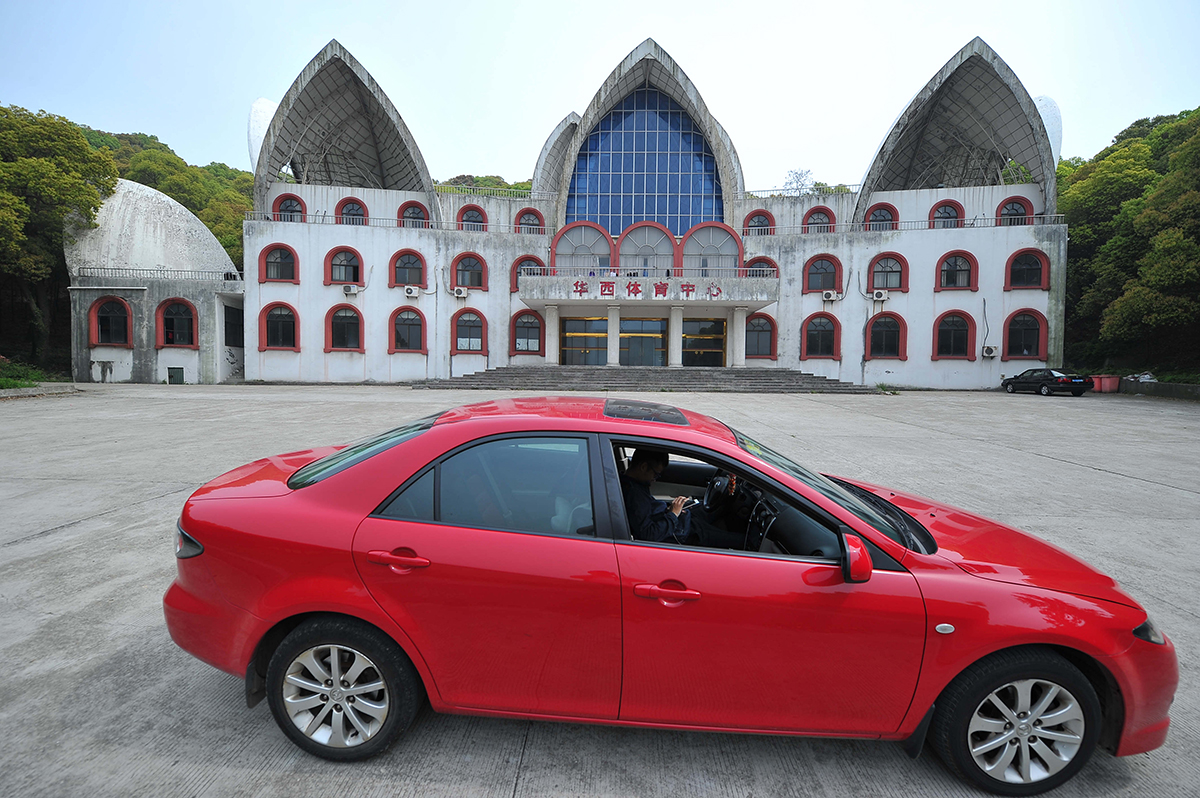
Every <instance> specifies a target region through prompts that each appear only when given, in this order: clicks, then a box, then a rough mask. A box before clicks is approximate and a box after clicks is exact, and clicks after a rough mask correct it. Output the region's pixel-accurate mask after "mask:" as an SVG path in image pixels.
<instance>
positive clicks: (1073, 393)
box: [1071, 391, 1083, 396]
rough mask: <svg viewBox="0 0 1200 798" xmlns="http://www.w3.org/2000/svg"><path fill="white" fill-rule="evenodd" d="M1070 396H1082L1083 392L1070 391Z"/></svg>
mask: <svg viewBox="0 0 1200 798" xmlns="http://www.w3.org/2000/svg"><path fill="white" fill-rule="evenodd" d="M1071 396H1083V391H1071Z"/></svg>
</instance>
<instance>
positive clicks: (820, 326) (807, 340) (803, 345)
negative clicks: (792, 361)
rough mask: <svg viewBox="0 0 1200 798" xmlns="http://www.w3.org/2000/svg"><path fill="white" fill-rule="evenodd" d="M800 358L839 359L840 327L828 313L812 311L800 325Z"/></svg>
mask: <svg viewBox="0 0 1200 798" xmlns="http://www.w3.org/2000/svg"><path fill="white" fill-rule="evenodd" d="M800 359H801V360H821V359H828V360H841V359H842V327H841V325H840V324H839V323H838V320H837V319H836V318H834V317H833V316H831V315H829V314H828V313H814V314H813V315H811V316H809V317H808V318H807V319H805V320H804V324H803V325H802V326H801V327H800Z"/></svg>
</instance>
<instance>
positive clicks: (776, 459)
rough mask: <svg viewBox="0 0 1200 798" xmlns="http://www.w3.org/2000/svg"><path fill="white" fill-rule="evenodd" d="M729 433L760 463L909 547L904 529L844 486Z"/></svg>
mask: <svg viewBox="0 0 1200 798" xmlns="http://www.w3.org/2000/svg"><path fill="white" fill-rule="evenodd" d="M730 432H732V433H733V434H734V436H735V437H736V438H737V442H738V446H740V447H741V448H742V449H743V450H744V451H745V452H747V453H749V454H751V455H753V456H754V457H757V458H758V459H759V460H762V461H763V462H764V463H767V464H769V465H772V466H774V467H775V468H778V469H779V470H780V471H783V472H784V473H786V474H790V475H791V476H793V477H795V478H796V479H798V480H800V481H801V482H803V483H804V484H805V485H808V486H809V487H810V488H812V489H813V490H815V491H817V492H818V493H820V494H821V495H822V496H825V497H826V498H828V499H830V500H832V501H834V502H837V503H838V504H839V505H841V506H842V507H844V508H846V509H847V510H849V511H850V512H852V513H854V514H855V515H856V516H858V517H859V518H860V519H862V520H863V521H865V522H867V523H868V524H870V525H871V526H873V527H874V528H875V529H878V530H879V531H880V532H882V533H883V534H885V535H887V536H888V537H889V538H891V539H892V540H894V541H896V542H897V543H899V544H900V545H902V546H905V547H906V548H912V546H911V545H910V543H909V542H908V532H907V530H901V529H897V528H896V526H895V525H894V524H893V523H892V522H891V521H889V520H888V519H887V518H885V517H884V516H883V515H881V514H880V513H878V512H876V511H875V510H874V509H873V508H872V507H870V506H868V505H867V504H866V503H865V502H863V501H862V500H861V499H859V498H858V497H857V496H854V495H852V494H851V493H849V492H848V491H847V490H846V489H845V488H843V487H841V486H840V485H838V484H836V483H834V482H832V481H830V480H829V479H827V478H826V477H823V476H821V475H820V474H814V473H813V472H812V471H809V470H808V469H807V468H804V467H803V466H801V465H798V464H797V463H794V462H792V461H791V460H789V459H788V458H786V457H784V456H783V455H782V454H780V453H779V452H777V451H775V450H773V449H771V448H769V447H767V446H764V445H763V444H761V443H759V442H758V441H756V440H754V439H753V438H750V437H748V436H746V435H743V434H742V433H740V432H738V431H737V430H735V429H732V428H730Z"/></svg>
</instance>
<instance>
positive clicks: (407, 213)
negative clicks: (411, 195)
mask: <svg viewBox="0 0 1200 798" xmlns="http://www.w3.org/2000/svg"><path fill="white" fill-rule="evenodd" d="M400 226H401V227H415V228H418V229H423V228H426V227H429V211H427V210H425V206H424V205H422V204H421V203H419V202H406V203H404V204H403V205H401V206H400Z"/></svg>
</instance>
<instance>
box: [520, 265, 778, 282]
mask: <svg viewBox="0 0 1200 798" xmlns="http://www.w3.org/2000/svg"><path fill="white" fill-rule="evenodd" d="M778 276H779V274H778V272H776V270H775V269H773V268H772V267H771V266H770V265H769V264H766V263H755V264H753V265H752V266H750V267H746V266H735V267H728V268H708V269H702V268H700V267H689V266H684V267H683V268H681V269H680V268H672V269H662V270H658V269H641V268H638V269H598V268H594V267H588V266H555V267H553V268H551V267H550V266H523V267H522V268H521V271H520V274H519V277H522V278H524V277H570V278H572V279H574V278H578V277H589V278H593V279H596V280H624V279H662V280H670V279H686V280H725V279H729V278H730V277H757V278H775V277H778Z"/></svg>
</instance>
